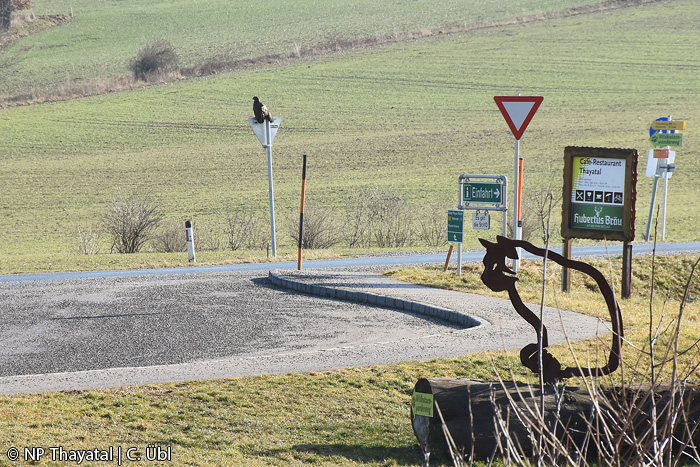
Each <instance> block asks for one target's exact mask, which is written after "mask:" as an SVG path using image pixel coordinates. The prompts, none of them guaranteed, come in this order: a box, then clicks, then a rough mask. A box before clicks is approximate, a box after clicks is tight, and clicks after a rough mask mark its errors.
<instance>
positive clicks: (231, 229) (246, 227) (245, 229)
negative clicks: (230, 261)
mask: <svg viewBox="0 0 700 467" xmlns="http://www.w3.org/2000/svg"><path fill="white" fill-rule="evenodd" d="M265 228H266V225H265V224H264V223H263V222H260V221H258V220H257V219H256V217H255V215H254V214H252V213H249V212H245V210H243V209H240V210H238V211H236V212H235V213H234V214H233V216H228V217H227V218H226V224H225V226H224V235H225V237H226V245H227V246H228V247H229V248H230V249H231V250H234V251H235V250H239V249H251V250H260V249H262V250H264V249H265V248H267V246H268V244H269V241H268V234H267V233H266V229H265Z"/></svg>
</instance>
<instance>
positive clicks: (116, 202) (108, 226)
mask: <svg viewBox="0 0 700 467" xmlns="http://www.w3.org/2000/svg"><path fill="white" fill-rule="evenodd" d="M162 219H163V213H162V211H161V209H160V206H158V204H157V203H156V202H155V201H153V199H152V197H151V196H150V195H148V194H144V193H141V192H136V191H135V192H132V193H129V194H126V193H124V192H123V191H121V190H120V191H119V192H117V194H116V195H115V197H114V198H113V199H112V202H111V203H110V206H109V208H108V209H107V212H106V213H105V215H104V218H103V220H102V222H103V226H104V228H105V230H106V231H107V234H108V235H110V236H111V238H112V248H111V251H112V252H114V251H115V250H116V251H117V253H137V252H138V251H139V250H140V249H141V248H142V247H143V245H144V244H145V243H146V242H147V241H148V240H149V239H150V238H151V236H152V235H153V233H154V231H155V230H156V229H157V227H158V225H159V224H160V221H161V220H162Z"/></svg>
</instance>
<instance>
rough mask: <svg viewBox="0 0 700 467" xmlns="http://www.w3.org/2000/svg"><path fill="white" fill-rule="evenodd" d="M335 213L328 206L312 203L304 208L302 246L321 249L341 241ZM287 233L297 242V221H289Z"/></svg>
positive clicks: (340, 232)
mask: <svg viewBox="0 0 700 467" xmlns="http://www.w3.org/2000/svg"><path fill="white" fill-rule="evenodd" d="M337 217H338V216H337V214H336V213H335V212H333V211H332V210H331V209H329V208H323V207H318V206H315V205H312V204H308V203H307V205H306V207H305V209H304V235H303V238H302V243H301V246H302V248H308V249H319V248H320V249H322V248H330V247H332V246H334V245H337V244H338V243H340V242H341V241H342V231H341V226H340V225H338V222H337V221H336V219H337ZM287 225H288V226H289V235H290V236H291V237H292V238H293V239H294V243H295V244H297V245H298V244H299V222H298V219H297V221H296V222H294V221H289V222H288V223H287Z"/></svg>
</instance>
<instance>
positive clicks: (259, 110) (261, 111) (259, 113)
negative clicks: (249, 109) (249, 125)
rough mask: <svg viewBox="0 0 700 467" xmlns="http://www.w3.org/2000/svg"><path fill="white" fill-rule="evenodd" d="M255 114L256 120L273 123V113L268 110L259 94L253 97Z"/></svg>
mask: <svg viewBox="0 0 700 467" xmlns="http://www.w3.org/2000/svg"><path fill="white" fill-rule="evenodd" d="M253 114H254V115H255V121H256V122H258V123H263V122H264V121H265V120H267V121H268V122H270V123H272V114H270V111H269V110H267V107H266V106H265V104H263V103H262V102H260V99H258V96H255V97H253Z"/></svg>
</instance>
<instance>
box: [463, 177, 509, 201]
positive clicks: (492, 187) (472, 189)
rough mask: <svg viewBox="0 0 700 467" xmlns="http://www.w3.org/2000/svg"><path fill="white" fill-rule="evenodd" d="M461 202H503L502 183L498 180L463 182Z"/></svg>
mask: <svg viewBox="0 0 700 467" xmlns="http://www.w3.org/2000/svg"><path fill="white" fill-rule="evenodd" d="M463 187H464V193H463V195H462V202H464V203H479V204H503V185H502V184H501V183H499V182H472V181H465V182H464V185H463Z"/></svg>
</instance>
